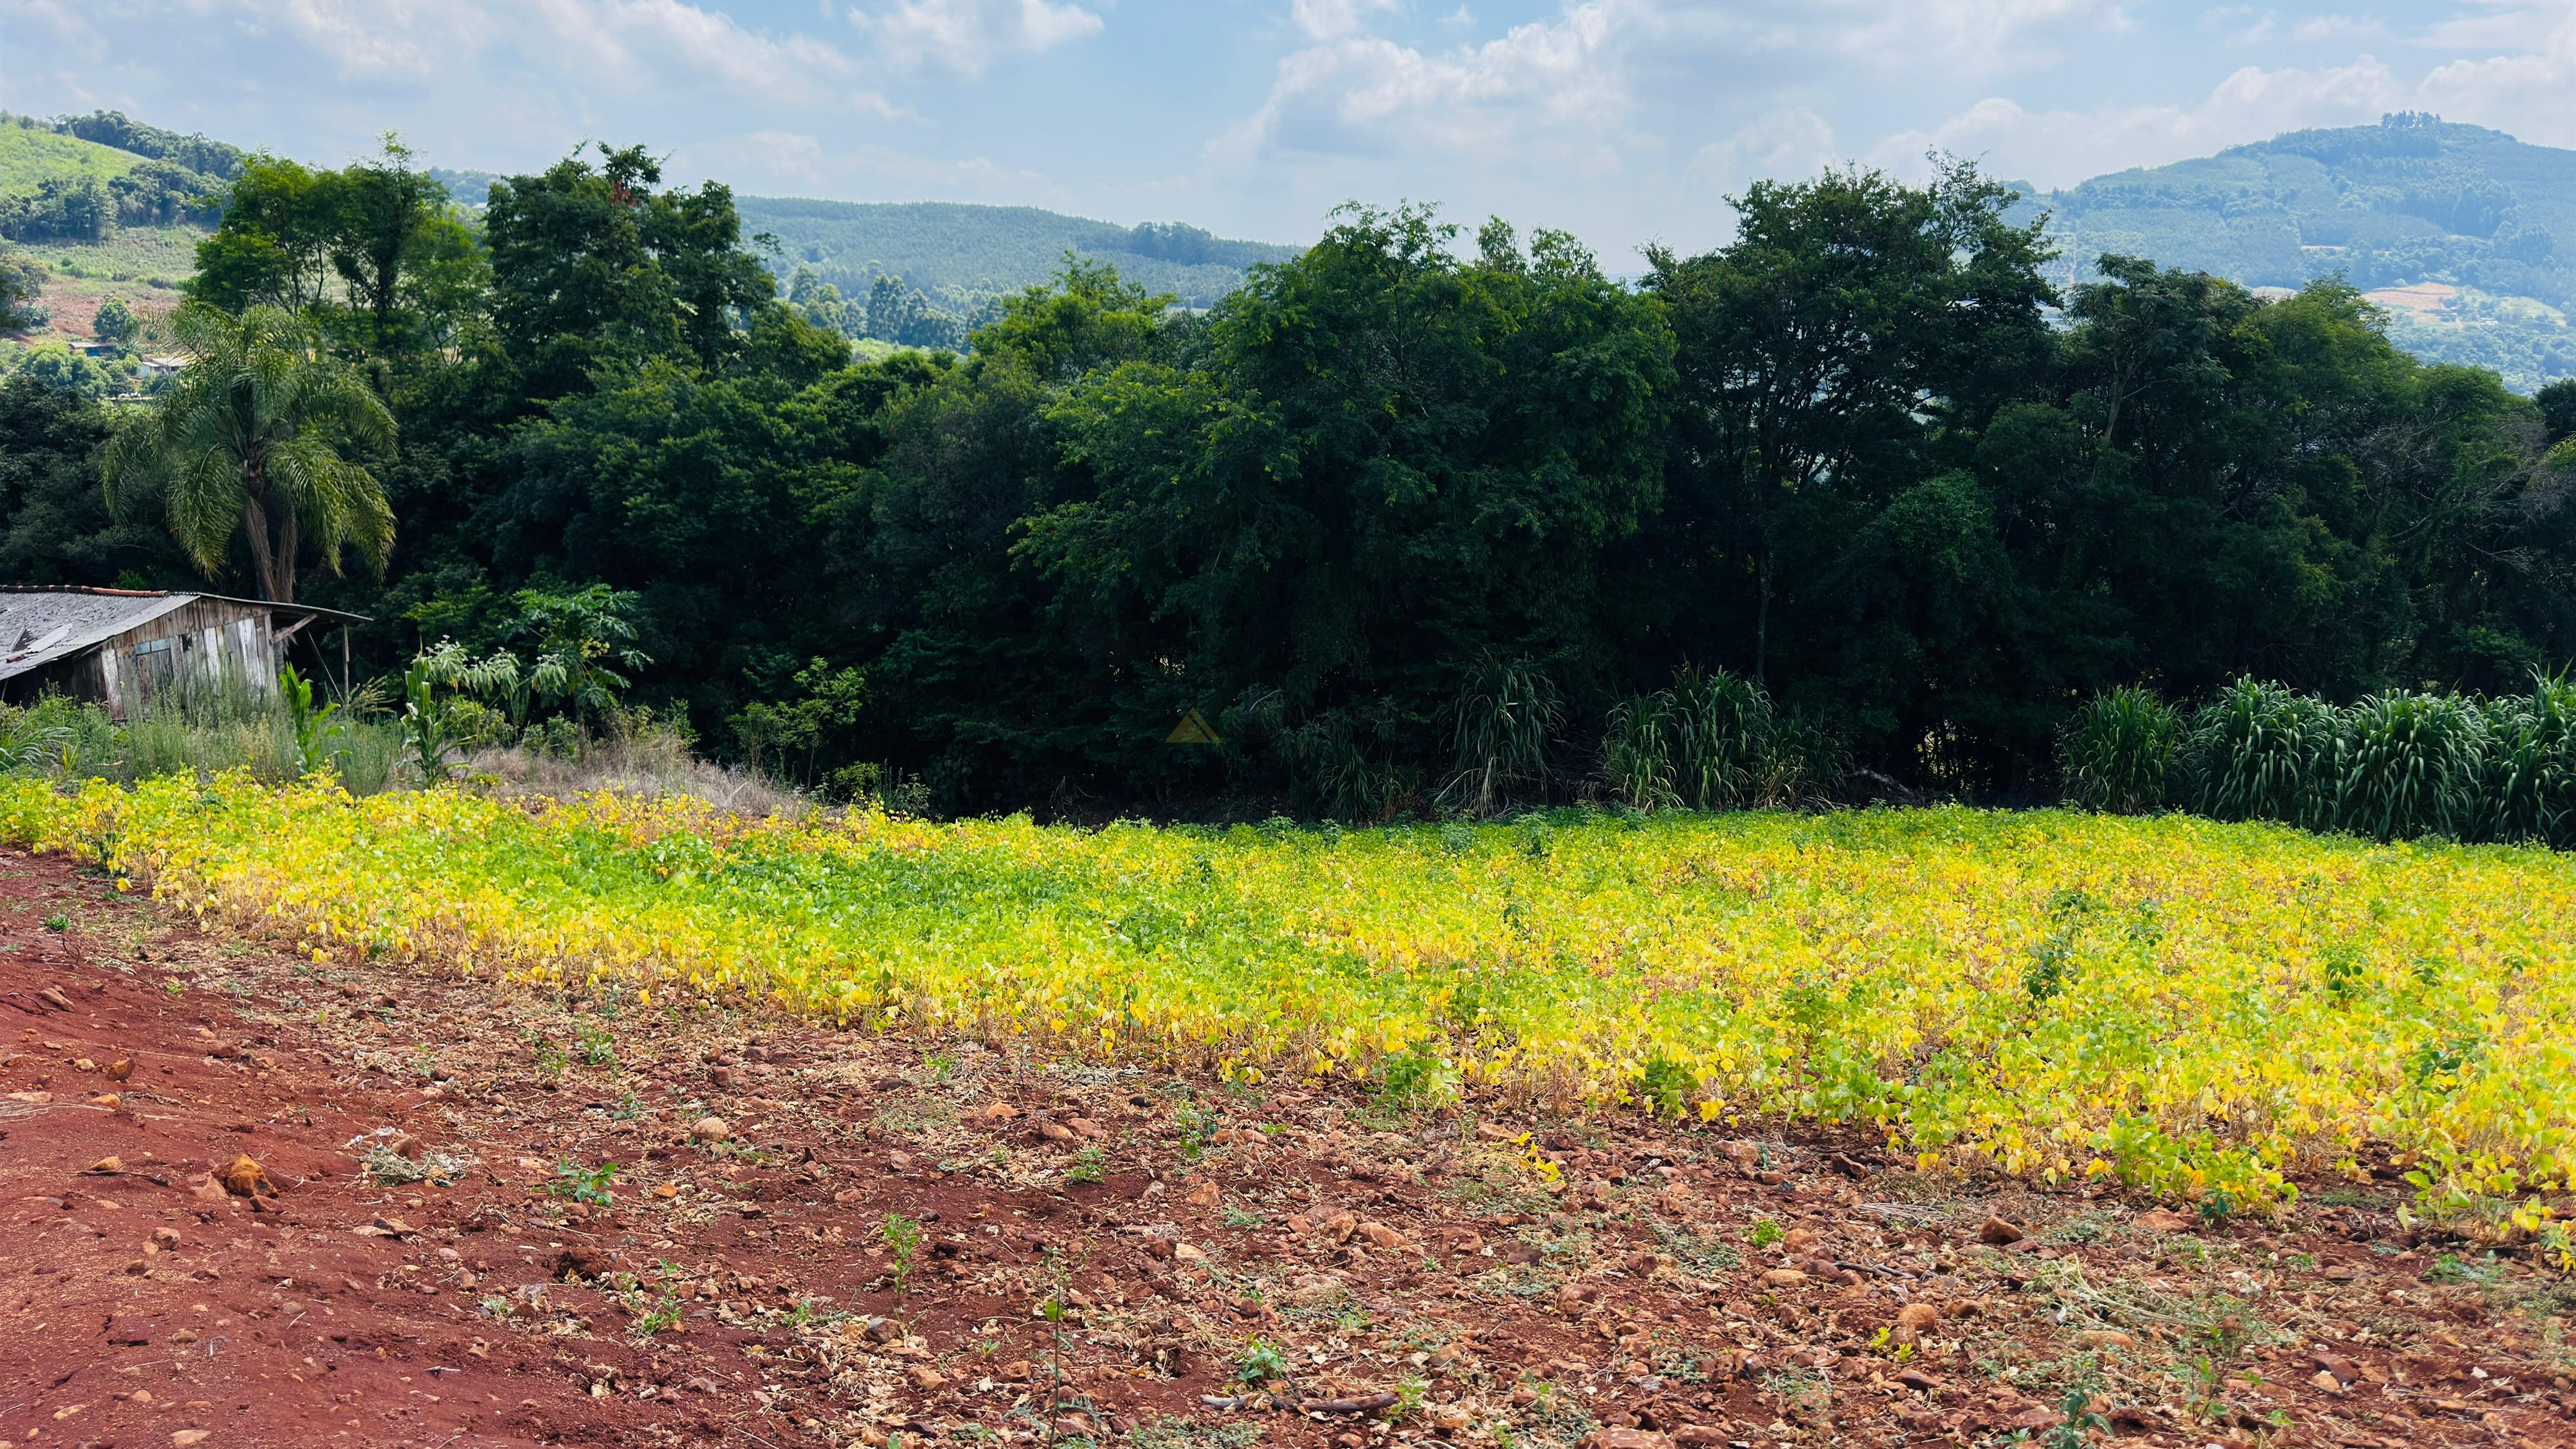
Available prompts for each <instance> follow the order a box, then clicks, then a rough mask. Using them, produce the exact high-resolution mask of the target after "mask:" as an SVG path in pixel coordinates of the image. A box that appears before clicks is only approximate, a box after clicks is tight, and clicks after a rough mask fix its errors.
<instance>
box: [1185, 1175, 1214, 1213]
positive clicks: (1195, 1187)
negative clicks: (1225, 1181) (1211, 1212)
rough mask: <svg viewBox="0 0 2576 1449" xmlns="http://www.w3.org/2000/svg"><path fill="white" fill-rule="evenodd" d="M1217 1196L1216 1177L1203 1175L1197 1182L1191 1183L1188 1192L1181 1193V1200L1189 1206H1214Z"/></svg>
mask: <svg viewBox="0 0 2576 1449" xmlns="http://www.w3.org/2000/svg"><path fill="white" fill-rule="evenodd" d="M1218 1196H1219V1194H1218V1192H1217V1187H1216V1179H1215V1178H1212V1177H1203V1178H1200V1179H1199V1180H1198V1181H1197V1182H1195V1183H1193V1184H1191V1186H1190V1190H1189V1191H1188V1192H1185V1193H1182V1194H1181V1201H1183V1202H1185V1203H1188V1204H1189V1205H1190V1206H1191V1207H1202V1208H1207V1207H1215V1206H1216V1204H1217V1199H1218Z"/></svg>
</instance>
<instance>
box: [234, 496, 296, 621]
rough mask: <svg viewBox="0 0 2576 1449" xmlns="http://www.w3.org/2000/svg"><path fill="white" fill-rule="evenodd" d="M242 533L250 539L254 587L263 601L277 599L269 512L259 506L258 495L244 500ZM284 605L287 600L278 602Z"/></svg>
mask: <svg viewBox="0 0 2576 1449" xmlns="http://www.w3.org/2000/svg"><path fill="white" fill-rule="evenodd" d="M242 532H243V533H244V534H245V535H247V536H248V537H249V539H250V571H251V579H252V583H253V585H254V586H255V587H256V588H257V589H258V590H259V596H260V597H261V598H263V599H277V570H276V569H275V568H273V567H272V566H271V565H270V562H269V557H270V556H269V548H268V510H267V509H265V508H262V507H260V506H259V499H258V497H257V496H256V495H252V496H249V497H245V498H244V499H243V500H242ZM278 602H280V603H283V602H286V601H285V600H278Z"/></svg>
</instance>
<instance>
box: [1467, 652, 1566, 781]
mask: <svg viewBox="0 0 2576 1449" xmlns="http://www.w3.org/2000/svg"><path fill="white" fill-rule="evenodd" d="M1450 717H1451V718H1450V749H1451V754H1452V765H1451V774H1450V776H1449V782H1448V784H1447V785H1446V786H1445V787H1444V788H1443V789H1442V791H1441V795H1440V798H1441V803H1442V804H1444V805H1447V806H1449V807H1451V808H1453V809H1456V810H1459V811H1462V812H1464V813H1465V814H1468V815H1475V816H1490V815H1496V814H1500V813H1501V812H1502V810H1503V809H1504V807H1505V806H1506V805H1508V804H1509V803H1510V802H1511V800H1512V797H1513V793H1514V792H1515V791H1516V790H1536V791H1539V792H1544V791H1545V790H1546V788H1547V775H1548V771H1547V746H1548V741H1549V740H1550V739H1552V738H1554V737H1555V735H1556V732H1557V728H1558V726H1560V725H1561V724H1563V723H1564V719H1565V711H1564V705H1563V702H1562V700H1561V699H1560V698H1559V696H1558V694H1557V689H1556V683H1555V681H1553V680H1551V679H1549V678H1548V677H1547V674H1546V671H1544V670H1542V669H1540V668H1539V667H1538V665H1537V664H1536V663H1535V662H1533V661H1531V660H1528V659H1509V658H1505V657H1504V656H1502V655H1499V654H1493V653H1487V654H1485V655H1483V656H1481V657H1479V658H1478V659H1477V661H1476V663H1475V664H1474V665H1473V666H1472V667H1471V668H1470V669H1469V670H1468V672H1467V679H1466V682H1465V684H1464V685H1463V686H1462V687H1461V688H1460V689H1459V691H1458V699H1457V702H1456V703H1455V704H1453V705H1452V706H1451V707H1450Z"/></svg>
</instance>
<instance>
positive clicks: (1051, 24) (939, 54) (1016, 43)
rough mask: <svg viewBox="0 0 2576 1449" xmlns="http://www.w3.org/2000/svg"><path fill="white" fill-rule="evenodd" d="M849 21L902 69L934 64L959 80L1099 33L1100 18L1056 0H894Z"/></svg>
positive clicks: (854, 14)
mask: <svg viewBox="0 0 2576 1449" xmlns="http://www.w3.org/2000/svg"><path fill="white" fill-rule="evenodd" d="M850 18H851V19H852V20H853V21H855V22H857V23H858V24H859V25H860V26H861V27H863V28H865V29H868V30H870V31H873V32H874V33H875V34H876V37H877V47H878V49H879V50H880V51H881V52H883V53H884V55H885V57H886V58H887V59H888V60H890V61H892V62H894V63H895V64H896V65H898V66H900V67H902V68H903V69H906V70H913V69H917V68H920V67H923V66H932V67H936V68H938V69H940V70H945V71H949V72H951V73H954V74H957V75H963V76H977V75H982V74H983V73H984V71H985V69H986V68H987V67H989V66H990V65H992V63H993V62H994V61H996V60H999V59H1001V58H1002V57H1004V56H1007V55H1033V54H1035V53H1037V52H1039V51H1042V50H1051V49H1053V48H1055V47H1056V46H1059V45H1063V44H1065V43H1066V42H1068V41H1074V40H1080V39H1083V38H1084V37H1086V36H1091V35H1097V34H1099V33H1100V31H1101V29H1102V24H1101V19H1100V17H1099V16H1098V15H1095V14H1093V13H1092V12H1091V11H1088V10H1085V9H1083V8H1082V7H1081V6H1079V5H1073V4H1067V3H1060V0H895V3H894V5H893V7H892V8H890V9H886V10H882V11H876V12H869V11H863V10H854V11H852V12H851V13H850Z"/></svg>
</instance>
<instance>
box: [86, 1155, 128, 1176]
mask: <svg viewBox="0 0 2576 1449" xmlns="http://www.w3.org/2000/svg"><path fill="white" fill-rule="evenodd" d="M89 1170H90V1171H92V1172H95V1173H98V1174H100V1175H101V1176H113V1175H115V1174H117V1173H120V1172H123V1171H124V1170H125V1159H124V1158H122V1157H113V1156H110V1157H102V1158H100V1159H99V1160H98V1161H96V1162H93V1163H91V1164H90V1165H89Z"/></svg>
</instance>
